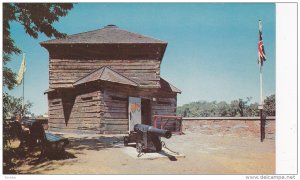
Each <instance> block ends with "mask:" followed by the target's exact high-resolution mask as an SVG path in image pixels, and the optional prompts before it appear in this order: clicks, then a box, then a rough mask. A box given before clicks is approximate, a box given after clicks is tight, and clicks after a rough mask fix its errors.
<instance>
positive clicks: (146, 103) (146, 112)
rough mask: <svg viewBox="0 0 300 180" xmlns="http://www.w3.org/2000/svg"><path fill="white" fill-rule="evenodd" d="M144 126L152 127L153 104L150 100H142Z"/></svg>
mask: <svg viewBox="0 0 300 180" xmlns="http://www.w3.org/2000/svg"><path fill="white" fill-rule="evenodd" d="M141 104H142V108H141V110H142V112H141V116H142V124H146V125H151V102H150V99H142V103H141Z"/></svg>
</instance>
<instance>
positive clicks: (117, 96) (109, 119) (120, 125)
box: [101, 83, 177, 133]
mask: <svg viewBox="0 0 300 180" xmlns="http://www.w3.org/2000/svg"><path fill="white" fill-rule="evenodd" d="M121 87H122V88H121ZM104 89H105V90H104V91H103V104H104V106H103V107H104V109H105V110H104V112H105V113H104V114H105V115H104V119H105V120H104V125H102V126H103V129H102V132H101V133H124V132H127V131H128V97H129V96H132V97H141V98H144V99H150V103H151V116H152V119H151V125H154V124H153V116H154V115H169V116H170V115H171V116H175V115H176V105H177V94H176V93H170V92H163V91H161V90H159V89H136V88H130V87H128V86H127V87H126V86H119V85H113V84H112V83H105V84H104ZM154 97H155V98H156V101H153V98H154ZM173 126H174V121H169V123H168V124H167V125H166V127H167V128H169V129H172V128H173Z"/></svg>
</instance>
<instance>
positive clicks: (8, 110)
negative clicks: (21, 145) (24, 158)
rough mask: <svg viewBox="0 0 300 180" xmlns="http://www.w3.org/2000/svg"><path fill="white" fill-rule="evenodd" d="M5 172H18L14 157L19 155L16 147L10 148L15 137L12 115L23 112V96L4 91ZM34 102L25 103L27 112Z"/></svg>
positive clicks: (28, 112)
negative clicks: (19, 96)
mask: <svg viewBox="0 0 300 180" xmlns="http://www.w3.org/2000/svg"><path fill="white" fill-rule="evenodd" d="M2 98H3V173H5V174H12V173H16V171H15V169H14V167H15V163H14V162H13V158H14V157H16V156H17V155H18V152H17V150H16V149H11V148H9V146H8V145H9V143H10V140H12V139H13V138H15V131H14V130H15V129H13V122H12V121H11V117H13V116H17V115H20V114H21V113H22V111H23V110H22V98H15V97H13V96H10V95H8V94H7V93H3V97H2ZM31 106H32V103H30V102H27V103H26V104H25V105H24V110H25V114H30V108H31Z"/></svg>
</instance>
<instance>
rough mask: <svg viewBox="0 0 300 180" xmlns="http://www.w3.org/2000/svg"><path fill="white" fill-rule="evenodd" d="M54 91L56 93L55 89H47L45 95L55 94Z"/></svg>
mask: <svg viewBox="0 0 300 180" xmlns="http://www.w3.org/2000/svg"><path fill="white" fill-rule="evenodd" d="M53 91H55V89H51V88H49V89H47V90H46V91H45V92H44V94H47V93H49V92H53Z"/></svg>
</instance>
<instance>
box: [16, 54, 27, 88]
mask: <svg viewBox="0 0 300 180" xmlns="http://www.w3.org/2000/svg"><path fill="white" fill-rule="evenodd" d="M25 71H26V60H25V54H23V60H22V63H21V66H20V70H19V73H18V77H17V85H19V84H21V82H22V80H23V78H24V74H25Z"/></svg>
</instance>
